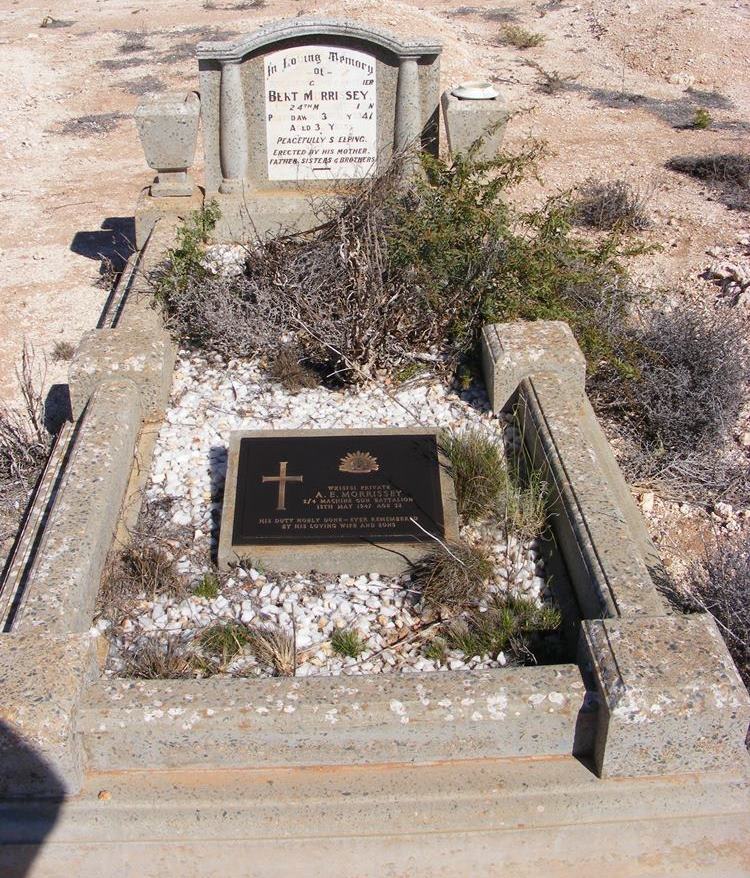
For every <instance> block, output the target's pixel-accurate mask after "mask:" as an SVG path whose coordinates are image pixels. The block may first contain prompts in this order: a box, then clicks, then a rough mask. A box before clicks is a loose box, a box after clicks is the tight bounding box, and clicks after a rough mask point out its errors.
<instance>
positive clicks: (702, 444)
mask: <svg viewBox="0 0 750 878" xmlns="http://www.w3.org/2000/svg"><path fill="white" fill-rule="evenodd" d="M631 339H632V342H633V345H634V349H635V353H634V354H633V357H632V359H633V362H634V366H633V367H632V371H630V370H628V371H626V372H625V373H624V374H623V373H622V372H613V371H611V370H609V371H608V370H602V371H600V373H599V374H598V375H597V376H596V377H595V379H594V380H593V381H592V382H590V391H591V393H592V396H593V401H594V403H595V405H596V407H597V409H598V410H599V411H600V413H603V414H604V415H605V416H606V418H607V419H608V420H609V421H610V422H612V421H614V422H615V424H616V426H617V430H618V431H619V433H620V437H619V438H620V442H619V445H620V462H621V464H622V466H623V468H624V470H625V472H626V475H627V476H628V478H629V479H630V480H631V481H632V482H635V483H638V484H655V485H657V486H660V487H661V488H662V489H663V490H666V491H668V492H672V493H673V494H675V495H677V496H680V497H688V498H694V499H696V500H699V501H700V500H703V501H705V499H706V498H717V497H724V498H726V499H729V500H733V501H741V502H742V501H745V500H747V499H748V498H749V497H750V485H748V481H747V477H746V476H747V473H746V466H747V465H746V463H745V462H744V461H743V460H742V459H741V457H739V456H738V454H737V451H736V449H735V447H734V443H733V441H732V427H733V426H734V424H735V423H736V422H737V419H738V417H739V414H740V411H741V408H742V405H743V402H744V399H745V395H746V393H747V382H748V377H749V376H750V371H749V368H748V367H749V365H750V364H749V362H748V351H747V343H746V339H745V332H744V327H743V325H742V323H741V320H740V318H739V317H738V316H737V315H736V313H735V312H732V311H730V310H728V309H725V308H717V309H715V310H709V309H706V308H705V306H703V305H702V303H701V302H699V301H690V300H688V301H687V302H685V303H682V304H681V305H680V306H679V307H678V308H675V309H674V310H672V311H669V312H661V311H654V312H650V313H648V314H647V315H646V317H645V320H644V323H643V326H642V327H641V328H639V329H637V330H634V331H633V332H632V335H631Z"/></svg>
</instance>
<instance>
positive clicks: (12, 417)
mask: <svg viewBox="0 0 750 878" xmlns="http://www.w3.org/2000/svg"><path fill="white" fill-rule="evenodd" d="M16 379H17V381H18V386H19V389H20V391H21V398H22V400H23V405H22V407H21V408H11V407H10V406H7V405H6V404H5V403H3V402H0V491H2V492H5V491H6V490H9V489H12V488H14V487H19V486H20V487H21V488H22V489H23V490H28V489H29V488H30V487H31V485H32V484H33V482H35V481H36V479H37V477H38V476H39V473H40V472H41V469H42V467H43V466H44V462H45V461H46V459H47V457H48V455H49V450H50V445H51V441H52V437H51V436H50V434H49V432H48V431H47V428H46V427H45V425H44V400H43V397H42V390H41V388H42V386H43V384H44V368H43V367H42V368H41V372H40V370H39V369H38V368H37V366H36V363H35V358H34V352H33V350H32V348H31V347H30V346H29V345H26V344H24V348H23V354H22V356H21V368H20V369H16Z"/></svg>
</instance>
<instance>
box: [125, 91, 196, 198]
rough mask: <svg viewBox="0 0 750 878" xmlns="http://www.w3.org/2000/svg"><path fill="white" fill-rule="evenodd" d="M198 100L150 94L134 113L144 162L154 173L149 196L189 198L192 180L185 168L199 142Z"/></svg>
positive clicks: (190, 94)
mask: <svg viewBox="0 0 750 878" xmlns="http://www.w3.org/2000/svg"><path fill="white" fill-rule="evenodd" d="M199 118H200V98H199V97H198V95H197V94H196V93H195V92H170V93H167V94H157V95H149V96H147V97H146V98H144V100H143V101H141V103H140V104H139V105H138V107H137V108H136V111H135V124H136V125H137V127H138V134H139V136H140V138H141V144H142V146H143V151H144V153H145V154H146V162H147V163H148V165H149V167H151V168H153V169H154V170H155V171H156V172H157V177H156V179H155V180H154V182H153V183H152V184H151V195H152V196H154V197H155V198H163V197H166V196H171V197H175V196H178V197H180V196H188V195H192V194H193V188H194V184H193V180H192V178H191V177H190V175H189V174H188V168H189V167H190V166H191V165H192V164H193V159H194V157H195V147H196V143H197V139H198V120H199Z"/></svg>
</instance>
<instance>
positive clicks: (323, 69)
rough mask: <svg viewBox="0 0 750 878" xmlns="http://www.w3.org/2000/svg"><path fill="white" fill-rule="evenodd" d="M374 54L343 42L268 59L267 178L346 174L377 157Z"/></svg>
mask: <svg viewBox="0 0 750 878" xmlns="http://www.w3.org/2000/svg"><path fill="white" fill-rule="evenodd" d="M376 67H377V65H376V60H375V58H374V57H373V56H372V55H369V54H367V53H366V52H360V51H358V50H355V49H342V48H339V47H338V46H316V45H307V46H298V47H295V48H290V49H279V50H278V51H276V52H271V53H269V54H268V55H267V56H266V58H265V100H266V143H267V147H268V178H269V180H327V179H330V180H346V179H357V178H361V177H364V176H366V175H367V174H370V173H372V172H374V170H375V166H376V161H377V129H376V105H377V100H376V76H377V73H376Z"/></svg>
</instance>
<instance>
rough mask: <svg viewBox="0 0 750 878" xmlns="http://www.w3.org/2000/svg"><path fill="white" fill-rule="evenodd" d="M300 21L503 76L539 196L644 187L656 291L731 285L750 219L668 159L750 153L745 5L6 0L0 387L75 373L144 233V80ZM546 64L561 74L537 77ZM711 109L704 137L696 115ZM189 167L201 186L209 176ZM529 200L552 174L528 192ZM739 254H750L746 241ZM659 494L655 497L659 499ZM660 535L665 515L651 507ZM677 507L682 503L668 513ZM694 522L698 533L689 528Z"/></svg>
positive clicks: (0, 141)
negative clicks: (412, 43)
mask: <svg viewBox="0 0 750 878" xmlns="http://www.w3.org/2000/svg"><path fill="white" fill-rule="evenodd" d="M302 14H325V15H336V16H342V17H350V18H352V19H358V20H362V21H365V22H369V23H372V24H377V25H381V26H384V27H386V28H389V29H392V30H394V31H397V32H398V31H400V32H403V33H407V34H424V35H426V36H433V37H439V38H440V40H442V42H443V44H444V51H443V55H442V61H441V64H442V79H443V85H444V87H448V86H450V85H452V84H456V83H457V82H459V81H462V80H469V79H488V78H489V79H492V80H493V81H494V82H496V83H497V85H498V86H499V88H500V89H501V90H502V92H503V93H504V94H505V96H506V97H507V99H508V100H509V101H510V102H511V103H512V104H513V105H514V106H515V107H516V108H518V109H521V110H522V111H523V112H521V113H519V114H518V115H517V116H516V117H515V118H514V119H513V120H512V122H511V124H510V125H509V129H508V133H507V142H508V143H509V144H510V145H513V144H517V143H520V142H521V141H522V140H524V139H525V138H526V137H527V136H529V135H534V136H538V137H543V138H545V139H547V140H548V141H549V142H550V144H551V145H552V146H553V147H554V150H555V154H554V155H553V156H552V157H551V158H549V159H548V160H547V161H546V162H545V165H544V167H543V169H542V170H543V177H544V189H545V191H554V190H556V189H567V188H569V187H571V186H573V185H575V184H576V183H579V182H581V181H582V180H584V179H585V178H587V177H589V176H591V175H593V176H596V177H600V178H615V177H624V178H626V179H627V180H629V181H631V182H632V183H634V184H637V185H639V186H641V187H646V188H648V189H649V190H650V191H651V192H652V202H651V212H652V216H653V219H654V226H653V228H652V229H651V230H650V231H649V232H648V233H647V235H646V237H647V238H648V239H649V240H651V241H653V242H657V243H659V244H660V245H661V246H662V249H661V251H660V252H657V253H654V254H651V255H649V256H644V257H639V259H638V261H637V263H636V264H635V265H634V266H633V268H634V271H635V273H636V275H637V276H639V277H640V278H641V280H642V281H643V282H644V283H646V284H647V285H649V286H651V287H653V288H654V289H662V288H670V289H679V288H687V287H691V288H699V289H700V290H702V291H704V293H705V296H706V297H709V298H713V297H716V296H717V295H718V294H719V288H718V287H717V286H716V285H715V284H714V283H711V282H710V281H709V280H705V279H703V278H702V277H701V275H702V274H703V273H704V271H705V270H706V268H707V267H708V266H709V265H710V264H711V261H712V260H711V257H710V255H708V254H707V250H708V249H709V248H719V249H726V248H733V247H736V246H737V243H738V241H739V239H740V238H741V237H742V236H743V234H744V235H745V236H746V235H747V233H748V230H749V228H750V221H749V218H750V214H749V213H747V212H745V211H742V210H737V209H733V201H732V198H731V197H727V196H726V194H722V193H716V192H713V191H711V190H709V189H707V188H706V186H705V185H704V184H703V183H701V182H700V181H696V180H693V179H691V178H687V177H684V176H681V175H679V174H676V173H674V172H672V171H670V170H667V169H666V168H665V163H666V162H667V160H668V159H669V158H671V157H672V156H676V155H682V154H701V153H707V152H737V151H743V150H744V151H746V150H747V135H748V127H749V126H750V89H748V88H747V83H748V81H750V75H749V73H750V49H749V48H748V45H749V44H748V41H747V35H748V32H749V31H750V2H748V0H734V2H728V0H705V2H701V0H660V2H659V3H658V4H649V3H645V2H614V0H581V2H560V0H550V2H536V3H535V2H529V0H520V2H515V3H508V5H505V6H491V5H489V4H481V5H476V6H457V5H456V3H455V2H444V0H422V2H421V3H417V2H390V3H382V2H380V0H378V2H375V0H348V2H322V3H315V2H312V0H268V2H267V3H264V2H263V0H255V2H228V0H216V2H213V0H180V2H179V3H175V2H167V0H149V2H147V3H146V2H137V0H48V2H44V3H42V2H39V0H6V2H5V3H4V4H2V9H0V44H2V54H3V58H4V65H3V66H4V77H5V82H4V89H3V91H4V107H3V119H2V124H1V126H0V174H1V175H2V179H4V180H5V181H6V183H5V186H4V187H3V189H2V192H0V256H1V257H2V265H3V270H4V280H3V295H2V297H1V299H0V327H2V329H1V330H0V393H1V394H2V397H3V398H4V399H6V400H13V399H15V398H17V388H16V382H15V377H14V369H15V366H16V364H17V363H18V362H19V360H20V354H21V349H22V346H23V343H24V340H27V341H28V342H29V343H31V344H32V345H33V346H34V347H35V349H36V350H37V352H38V353H40V354H44V355H46V357H47V360H48V369H47V376H46V381H47V384H48V385H49V386H52V385H55V384H60V383H64V382H65V381H66V372H67V363H66V362H65V360H57V361H56V360H55V359H54V353H53V352H54V350H55V346H56V344H57V343H58V342H70V343H72V344H73V345H75V344H77V342H78V340H79V339H80V336H81V333H82V332H84V331H85V330H87V329H89V328H91V327H93V326H95V324H96V321H97V319H98V317H99V314H100V312H101V309H102V307H103V305H104V303H105V301H106V298H107V294H108V287H107V277H106V266H107V264H108V262H109V261H112V262H114V263H115V265H117V264H120V263H121V262H122V259H123V258H124V257H125V256H126V255H127V252H128V250H129V247H130V246H131V244H130V242H131V241H132V237H133V219H132V217H133V210H134V206H135V200H136V197H137V194H138V192H139V190H140V189H141V188H142V187H143V186H144V185H146V184H147V183H148V182H150V179H151V176H152V175H151V173H150V171H149V169H148V168H147V166H146V164H145V162H144V159H143V153H142V151H141V147H140V144H139V141H138V136H137V133H136V130H135V126H134V124H133V121H132V112H133V110H134V108H135V106H136V104H137V103H138V100H139V95H140V94H141V93H144V92H146V91H155V90H163V89H174V88H183V89H184V88H196V87H197V64H196V61H195V60H194V57H193V48H194V45H195V44H196V43H197V42H198V41H199V40H201V39H202V38H207V37H212V38H214V39H229V38H232V37H233V36H235V35H238V34H242V33H247V32H249V31H252V30H253V29H255V28H256V27H257V26H259V25H260V24H263V23H265V22H267V21H271V20H274V19H278V18H285V17H292V16H296V15H302ZM508 23H512V24H518V25H520V26H523V27H525V28H527V29H529V30H531V31H534V32H536V33H539V34H542V35H543V36H544V37H545V41H544V42H543V43H542V45H540V46H539V47H537V48H532V49H527V50H524V51H521V50H518V49H515V48H512V47H510V46H504V45H502V42H501V30H502V27H503V25H505V24H508ZM535 65H539V66H540V67H542V68H543V69H544V70H546V71H548V72H552V71H555V72H557V73H559V74H560V75H561V76H562V77H564V78H566V82H565V84H564V87H563V88H562V89H561V90H559V91H558V92H557V93H555V94H544V93H543V92H541V91H540V90H539V87H538V80H539V78H540V73H539V71H538V68H537V67H536V66H535ZM698 108H705V109H707V110H708V111H709V112H710V114H711V117H712V120H713V122H712V124H711V126H710V128H708V129H707V130H695V129H693V128H691V127H689V126H690V123H691V120H692V118H693V115H694V113H695V110H696V109H698ZM196 170H197V176H198V178H199V179H200V171H199V170H198V169H196ZM524 194H525V196H526V197H529V198H534V197H536V196H538V195H539V194H541V189H540V187H536V188H534V187H531V188H529V189H528V190H527V192H526V193H524ZM746 249H747V248H746ZM657 506H658V504H657ZM654 514H655V515H656V518H657V519H658V522H659V523H658V526H657V525H656V524H655V533H656V532H658V531H663V530H664V527H663V522H664V518H663V516H662V515H661V514H659V509H658V508H657V509H656V510H655V513H654ZM670 514H671V513H670ZM687 530H689V531H691V532H692V529H691V528H689V529H687Z"/></svg>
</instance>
